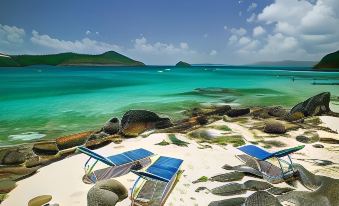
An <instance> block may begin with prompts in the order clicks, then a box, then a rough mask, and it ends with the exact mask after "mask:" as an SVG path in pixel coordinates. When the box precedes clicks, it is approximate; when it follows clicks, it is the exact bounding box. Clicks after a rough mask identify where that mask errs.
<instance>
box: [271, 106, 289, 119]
mask: <svg viewBox="0 0 339 206" xmlns="http://www.w3.org/2000/svg"><path fill="white" fill-rule="evenodd" d="M268 114H269V115H271V116H273V117H281V118H282V117H285V116H286V115H287V111H286V110H285V109H284V108H282V107H280V106H279V107H271V108H268Z"/></svg>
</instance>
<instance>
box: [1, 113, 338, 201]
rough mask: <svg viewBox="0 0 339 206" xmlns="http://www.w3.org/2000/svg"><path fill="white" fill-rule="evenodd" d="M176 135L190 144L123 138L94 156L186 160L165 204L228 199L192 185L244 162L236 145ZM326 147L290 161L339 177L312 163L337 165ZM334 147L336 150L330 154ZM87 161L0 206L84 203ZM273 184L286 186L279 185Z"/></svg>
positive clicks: (56, 168)
mask: <svg viewBox="0 0 339 206" xmlns="http://www.w3.org/2000/svg"><path fill="white" fill-rule="evenodd" d="M321 119H322V120H323V125H324V126H328V127H330V128H332V129H336V128H337V127H335V126H337V125H338V124H337V122H338V121H339V118H332V117H321ZM215 125H226V126H228V127H229V128H231V129H232V133H234V134H240V135H243V136H244V137H245V138H247V141H251V140H253V139H254V137H253V131H251V130H250V129H248V128H246V127H244V126H240V125H239V124H235V123H231V122H225V121H223V120H220V121H217V122H214V123H212V124H211V125H208V126H207V127H213V126H215ZM303 132H304V130H303V129H299V130H296V131H291V132H289V135H291V136H296V135H298V134H302V133H303ZM320 135H324V136H326V137H328V135H329V133H327V132H323V131H321V132H320ZM331 135H332V137H333V138H336V139H339V136H338V134H331ZM176 136H177V137H178V138H179V139H180V140H183V141H186V142H189V143H190V144H189V145H188V147H180V146H177V145H173V144H170V145H167V146H160V145H156V144H157V143H159V142H161V141H162V140H164V139H166V138H167V134H165V133H163V134H152V135H150V136H148V137H146V138H143V137H141V136H139V137H137V138H132V139H125V140H124V141H123V142H122V143H121V144H114V143H111V144H109V145H107V146H105V147H103V148H100V149H98V150H96V152H98V153H100V154H102V155H112V154H117V153H121V152H124V151H127V150H132V149H137V148H145V149H147V150H150V151H152V152H154V153H156V154H158V155H164V156H171V157H176V158H180V159H183V160H184V163H183V165H182V170H183V171H184V173H183V175H182V177H181V178H180V181H179V182H178V184H177V185H176V187H175V188H174V190H173V192H172V193H171V194H170V196H169V198H168V200H167V201H166V205H172V206H181V205H182V206H184V205H208V204H209V203H210V202H212V201H215V200H222V199H226V198H228V197H226V198H225V197H223V196H216V195H213V194H211V193H210V192H208V191H207V190H204V191H200V192H195V190H196V189H197V188H198V187H200V186H204V187H207V188H209V189H212V188H215V187H218V186H221V185H223V184H225V183H221V182H212V181H208V182H201V183H197V184H193V183H192V182H193V181H194V180H196V179H198V178H199V177H202V176H207V177H212V176H214V175H217V174H223V173H226V172H227V171H226V170H224V169H222V166H223V165H225V164H228V165H231V166H235V165H239V164H241V162H240V161H239V160H238V159H237V158H236V157H235V155H236V154H240V153H241V152H240V151H239V150H238V149H236V148H235V147H233V146H232V145H227V146H221V145H211V148H204V149H202V148H201V144H200V143H197V142H196V141H195V140H192V139H190V138H188V137H187V135H185V134H176ZM274 140H277V141H282V142H284V143H285V144H286V146H285V147H286V148H287V147H291V146H296V145H301V144H302V143H300V142H298V141H296V140H295V138H291V137H286V135H285V137H283V136H278V137H274ZM323 145H324V148H315V147H313V146H312V145H311V144H307V145H306V147H305V148H304V149H303V150H301V151H299V152H297V153H295V154H293V155H292V159H293V161H294V162H296V163H300V164H302V165H303V166H304V167H305V168H307V169H308V170H309V171H311V172H314V173H316V174H321V175H325V176H331V177H334V178H339V172H338V168H337V167H331V166H317V165H316V164H314V162H312V161H308V159H326V160H330V161H332V162H333V163H334V164H339V159H338V158H337V157H338V151H337V149H338V147H337V146H336V147H333V145H330V144H326V143H324V144H323ZM285 147H283V148H285ZM331 148H332V149H333V148H335V149H334V150H331ZM276 149H277V148H275V147H272V148H270V149H269V150H271V151H274V150H276ZM278 149H282V148H278ZM86 160H87V156H86V155H84V154H78V155H74V156H72V157H69V158H66V159H64V160H62V161H59V162H55V163H53V164H51V165H48V166H46V167H43V168H41V169H39V171H38V173H37V174H35V175H33V176H32V177H30V178H27V179H24V180H21V181H18V182H17V187H16V188H15V189H14V190H12V191H11V192H10V193H9V197H8V198H7V199H6V200H5V201H4V202H3V203H2V205H4V206H13V205H27V202H28V201H29V200H30V199H32V198H34V197H36V196H39V195H44V194H48V195H52V196H53V199H52V201H51V203H58V204H59V205H61V206H63V205H72V206H73V205H74V206H77V205H79V206H80V205H86V204H87V199H86V198H87V192H88V190H89V189H90V188H91V187H92V186H93V185H88V184H85V183H83V182H82V176H83V174H84V171H83V164H84V163H85V161H86ZM100 167H104V165H98V167H97V168H100ZM136 178H137V176H136V175H134V174H132V173H129V174H127V175H124V176H121V177H118V178H115V179H116V180H118V181H120V182H121V183H122V184H123V185H124V186H125V187H126V188H127V189H128V190H129V192H130V189H131V187H132V186H133V183H134V181H135V180H136ZM249 179H254V178H252V177H247V176H245V177H244V178H243V179H242V180H241V181H239V183H242V182H244V181H246V180H249ZM275 186H288V185H287V184H285V183H281V184H278V185H275ZM296 189H297V190H300V191H303V190H305V188H304V187H303V186H301V185H300V184H298V185H297V188H296ZM252 193H253V191H247V192H246V193H245V194H243V195H241V196H244V197H247V196H249V195H250V194H252ZM19 197H20V198H19ZM232 197H236V196H232ZM117 205H121V206H123V205H126V206H127V205H130V200H129V198H127V199H125V200H123V201H122V202H119V203H118V204H117ZM286 205H288V204H286Z"/></svg>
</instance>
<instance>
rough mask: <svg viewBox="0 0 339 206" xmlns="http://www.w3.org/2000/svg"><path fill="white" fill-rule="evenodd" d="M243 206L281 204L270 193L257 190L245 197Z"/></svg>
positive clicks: (273, 205)
mask: <svg viewBox="0 0 339 206" xmlns="http://www.w3.org/2000/svg"><path fill="white" fill-rule="evenodd" d="M245 206H282V204H280V202H279V200H278V198H276V197H274V196H273V195H271V194H270V193H268V192H265V191H258V192H255V193H253V194H252V195H250V196H249V197H248V198H247V199H246V201H245Z"/></svg>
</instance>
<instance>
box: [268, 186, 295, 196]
mask: <svg viewBox="0 0 339 206" xmlns="http://www.w3.org/2000/svg"><path fill="white" fill-rule="evenodd" d="M293 190H294V189H293V188H290V187H272V188H270V189H268V190H267V192H269V193H271V194H272V195H281V194H284V193H287V192H291V191H293Z"/></svg>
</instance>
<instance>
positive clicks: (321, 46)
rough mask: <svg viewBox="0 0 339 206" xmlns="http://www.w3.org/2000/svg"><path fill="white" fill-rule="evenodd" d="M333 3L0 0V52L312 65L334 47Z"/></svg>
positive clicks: (338, 33) (336, 19)
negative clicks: (289, 61) (112, 52)
mask: <svg viewBox="0 0 339 206" xmlns="http://www.w3.org/2000/svg"><path fill="white" fill-rule="evenodd" d="M338 11H339V1H337V0H240V1H239V0H212V1H207V0H205V1H202V0H191V1H188V0H186V1H183V0H181V1H180V0H171V1H164V0H147V1H146V0H145V1H137V0H134V1H132V0H123V1H118V0H116V1H111V0H101V1H89V0H72V1H71V0H58V1H46V0H35V1H29V2H28V1H24V0H20V1H19V0H2V1H1V3H0V52H3V53H8V54H23V53H29V54H46V53H57V52H66V51H72V52H78V53H102V52H105V51H108V50H115V51H117V52H120V53H122V54H125V55H127V56H129V57H132V58H135V59H138V60H140V61H143V62H145V63H147V64H174V63H176V62H177V61H179V60H184V61H188V62H190V63H224V64H246V63H250V62H257V61H265V60H267V61H277V60H285V59H292V60H315V61H316V60H318V59H319V58H320V57H321V56H323V55H324V54H326V53H329V52H333V51H336V50H338V49H339V27H338V25H339V14H338Z"/></svg>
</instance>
